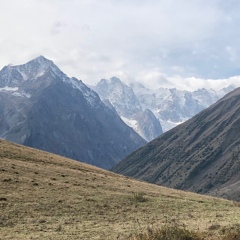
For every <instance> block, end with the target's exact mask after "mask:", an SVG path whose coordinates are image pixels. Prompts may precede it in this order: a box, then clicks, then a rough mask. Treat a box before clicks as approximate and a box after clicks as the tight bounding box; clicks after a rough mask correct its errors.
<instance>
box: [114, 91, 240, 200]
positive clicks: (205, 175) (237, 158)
mask: <svg viewBox="0 0 240 240" xmlns="http://www.w3.org/2000/svg"><path fill="white" fill-rule="evenodd" d="M113 171H115V172H117V173H121V174H124V175H127V176H131V177H134V178H138V179H141V180H145V181H148V182H151V183H156V184H160V185H164V186H167V187H172V188H177V189H183V190H189V191H194V192H197V193H202V194H210V195H214V196H219V197H224V198H228V199H235V200H240V174H239V171H240V88H237V89H235V90H234V91H232V92H230V93H228V94H227V95H226V96H224V97H223V98H221V99H220V100H219V101H217V102H216V103H215V104H213V105H211V106H210V107H209V108H207V109H205V110H203V111H202V112H200V113H199V114H197V115H196V116H194V117H193V118H191V119H190V120H188V121H186V122H184V123H182V124H180V125H179V126H177V127H175V128H173V129H171V130H170V131H168V132H166V133H164V134H163V135H161V136H160V137H158V138H156V139H155V140H153V141H152V142H150V143H148V144H147V145H145V146H144V147H142V148H140V149H139V150H137V151H135V152H133V153H132V154H130V155H129V156H128V157H127V158H126V159H124V160H123V161H121V162H120V163H119V164H117V165H116V166H115V167H114V168H113Z"/></svg>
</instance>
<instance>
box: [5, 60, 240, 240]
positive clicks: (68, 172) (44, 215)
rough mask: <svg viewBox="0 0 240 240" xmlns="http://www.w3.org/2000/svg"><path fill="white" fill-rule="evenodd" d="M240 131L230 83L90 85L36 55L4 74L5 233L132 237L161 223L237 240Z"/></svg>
mask: <svg viewBox="0 0 240 240" xmlns="http://www.w3.org/2000/svg"><path fill="white" fill-rule="evenodd" d="M239 133H240V88H236V86H233V85H229V86H228V87H227V88H223V89H221V90H220V91H216V90H213V89H210V90H209V89H208V90H207V89H199V90H197V91H193V92H190V91H180V90H177V89H163V88H160V89H157V90H150V89H147V88H145V87H144V86H143V85H140V84H136V83H133V84H128V85H127V84H125V83H123V82H122V81H121V80H120V79H118V78H116V77H113V78H111V79H108V80H107V79H102V80H100V81H99V82H98V83H97V84H96V85H95V86H87V85H86V84H84V83H83V82H82V81H81V80H78V79H76V78H74V77H71V78H70V77H68V76H67V75H66V74H64V73H63V72H62V71H61V70H60V69H59V68H58V67H57V66H56V65H55V64H54V63H53V62H52V61H51V60H48V59H46V58H45V57H43V56H40V57H38V58H36V59H33V60H31V61H29V62H28V63H25V64H22V65H18V66H13V65H8V66H5V67H4V68H3V69H2V70H1V71H0V138H1V139H0V173H1V174H0V183H1V188H0V206H1V214H0V215H1V216H0V231H1V232H0V234H1V235H0V237H3V239H131V240H133V239H137V240H139V239H141V238H137V236H138V237H139V234H141V233H142V232H146V231H152V230H154V229H159V228H160V229H162V228H164V226H171V227H174V229H175V228H177V229H178V228H180V230H181V229H183V230H184V231H185V230H189V231H193V232H194V234H195V233H196V234H197V236H199V238H191V239H193V240H194V239H195V240H196V239H198V240H199V239H209V240H210V239H211V240H216V239H225V240H226V239H228V240H230V238H229V236H230V235H231V236H233V237H234V236H240V227H239V224H240V220H239V214H240V207H239V202H237V201H239V200H240V185H239V183H240V175H239V171H240V135H239ZM104 169H105V170H104ZM106 169H107V170H109V169H110V170H111V171H107V170H106ZM119 174H121V175H119ZM200 194H203V195H200ZM219 197H220V198H219ZM224 198H225V199H224ZM147 229H148V230H147ZM149 229H150V230H149ZM151 229H152V230H151ZM237 234H239V235H237ZM194 236H195V235H194ZM232 239H235V238H232Z"/></svg>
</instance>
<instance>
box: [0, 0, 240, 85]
mask: <svg viewBox="0 0 240 240" xmlns="http://www.w3.org/2000/svg"><path fill="white" fill-rule="evenodd" d="M239 10H240V4H239V1H236V0H229V1H222V0H220V1H219V0H212V1H207V0H192V1H188V0H178V1H173V0H149V1H143V0H133V1H126V0H122V1H118V0H81V1H79V0H41V1H39V0H22V1H18V0H8V1H3V2H2V3H1V8H0V28H1V36H0V51H1V59H0V66H2V67H3V66H4V65H7V64H9V63H13V64H20V63H23V62H26V61H28V60H30V59H32V58H34V57H36V56H38V55H44V56H46V57H47V58H50V59H52V60H53V61H54V62H55V63H56V64H57V65H58V66H59V67H60V68H61V69H62V70H63V71H64V72H66V73H67V74H68V75H69V76H75V77H77V78H79V79H82V80H83V81H84V82H86V83H95V82H96V81H99V80H100V79H101V78H105V77H107V78H109V77H111V75H112V76H113V75H116V76H117V77H120V78H123V80H124V81H133V80H135V81H137V80H138V79H140V78H141V79H143V80H142V81H147V82H148V83H149V82H150V83H152V84H153V85H154V84H158V83H159V82H161V84H165V85H168V84H173V85H174V84H178V82H180V80H181V79H182V80H181V81H184V80H183V79H189V80H188V81H186V87H187V86H188V85H189V86H190V85H191V82H197V80H196V81H195V80H194V79H210V78H223V79H224V78H228V77H230V76H231V74H232V73H235V74H238V70H239V69H240V63H239V58H238V55H239V50H240V46H239V43H238V39H239V37H240V31H239V23H240V18H239ZM239 73H240V71H239ZM176 74H177V75H179V76H181V79H180V78H179V79H178V80H176V81H173V80H171V81H170V80H169V79H173V77H172V76H174V75H176ZM191 77H194V78H191ZM160 80H161V81H160ZM164 81H165V82H164ZM179 85H181V84H179Z"/></svg>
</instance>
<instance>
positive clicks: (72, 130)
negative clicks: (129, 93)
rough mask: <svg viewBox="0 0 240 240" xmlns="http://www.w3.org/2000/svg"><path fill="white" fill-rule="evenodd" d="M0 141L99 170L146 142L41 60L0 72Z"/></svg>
mask: <svg viewBox="0 0 240 240" xmlns="http://www.w3.org/2000/svg"><path fill="white" fill-rule="evenodd" d="M0 137H1V138H3V139H6V140H9V141H12V142H16V143H19V144H23V145H26V146H30V147H34V148H38V149H42V150H45V151H49V152H52V153H57V154H59V155H62V156H66V157H69V158H72V159H76V160H79V161H83V162H86V163H90V164H93V165H96V166H99V167H102V168H110V167H112V166H113V165H114V164H116V163H117V162H119V161H120V160H121V159H123V158H124V157H126V156H127V155H128V154H130V153H131V152H132V151H134V150H136V149H138V148H139V147H141V146H143V145H144V144H145V143H146V141H145V140H143V139H142V138H141V137H140V136H139V135H138V134H137V133H135V131H133V130H132V128H130V127H129V126H127V125H126V124H125V123H124V122H123V121H122V120H121V119H120V117H119V116H118V115H117V113H116V112H115V111H114V110H112V109H110V108H109V107H107V106H106V104H104V103H103V102H102V101H101V100H100V98H99V96H98V94H97V93H96V92H94V91H93V90H91V89H90V88H89V87H87V86H86V85H85V84H84V83H83V82H82V81H80V80H78V79H76V78H69V77H68V76H67V75H66V74H64V73H63V72H62V71H61V70H60V69H59V68H58V67H57V66H56V65H55V64H54V63H53V62H52V61H50V60H48V59H46V58H45V57H43V56H40V57H38V58H36V59H33V60H31V61H30V62H28V63H26V64H23V65H19V66H12V65H8V66H5V67H4V68H3V69H2V70H1V71H0Z"/></svg>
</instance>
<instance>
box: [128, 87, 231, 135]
mask: <svg viewBox="0 0 240 240" xmlns="http://www.w3.org/2000/svg"><path fill="white" fill-rule="evenodd" d="M131 87H132V89H133V91H134V93H135V95H136V97H137V99H138V100H139V102H140V104H141V106H142V109H146V108H149V109H151V111H152V112H153V113H154V114H155V116H156V118H158V119H159V121H160V123H161V126H162V128H163V131H164V132H166V131H168V130H170V129H171V128H173V127H175V126H177V125H178V124H180V123H182V122H185V121H186V120H188V119H190V118H192V117H193V116H194V115H196V114H197V113H199V112H200V111H202V110H203V109H205V108H207V107H209V106H210V105H212V104H213V103H215V102H216V101H217V100H219V99H220V98H221V97H223V96H224V95H225V94H227V93H229V92H230V91H232V90H233V89H235V87H234V86H232V85H230V86H229V87H228V88H224V89H222V90H220V91H215V90H213V89H210V90H208V89H204V88H203V89H198V90H196V91H192V92H191V91H182V90H178V89H175V88H172V89H167V88H159V89H156V90H150V89H147V88H145V87H144V86H143V85H142V84H138V83H135V84H131Z"/></svg>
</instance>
